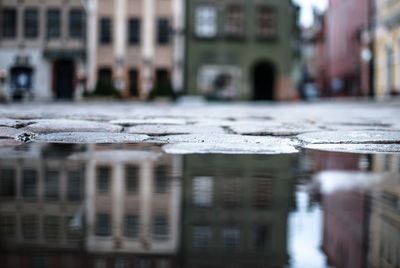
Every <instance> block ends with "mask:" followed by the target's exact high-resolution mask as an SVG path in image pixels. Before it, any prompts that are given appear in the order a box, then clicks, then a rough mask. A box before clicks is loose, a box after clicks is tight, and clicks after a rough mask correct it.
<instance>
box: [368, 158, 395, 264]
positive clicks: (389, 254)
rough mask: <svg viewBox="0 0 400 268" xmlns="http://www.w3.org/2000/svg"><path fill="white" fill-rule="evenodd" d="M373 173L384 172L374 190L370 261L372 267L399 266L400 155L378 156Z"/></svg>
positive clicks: (372, 195)
mask: <svg viewBox="0 0 400 268" xmlns="http://www.w3.org/2000/svg"><path fill="white" fill-rule="evenodd" d="M373 162H374V165H373V168H372V170H373V171H374V172H385V173H381V174H382V182H381V183H380V184H379V185H378V186H376V187H374V188H373V189H372V190H371V193H370V195H371V197H372V198H371V200H372V201H371V216H370V225H369V226H370V232H369V234H370V237H369V241H370V244H369V250H368V262H369V265H370V267H382V268H395V267H399V266H400V255H399V252H400V201H399V200H400V176H399V174H400V172H399V162H400V158H399V157H398V156H396V155H375V156H374V157H373Z"/></svg>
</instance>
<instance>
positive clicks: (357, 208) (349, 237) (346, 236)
mask: <svg viewBox="0 0 400 268" xmlns="http://www.w3.org/2000/svg"><path fill="white" fill-rule="evenodd" d="M367 202H368V198H367V197H366V195H365V194H364V193H362V192H360V191H357V190H353V191H340V192H335V193H332V194H323V197H322V208H323V210H324V227H323V228H324V229H323V230H324V231H323V242H322V249H323V251H324V252H325V254H326V255H327V257H328V262H329V263H331V264H333V265H334V266H335V267H340V268H345V267H348V268H350V267H351V268H353V267H360V268H361V267H366V266H365V257H366V255H365V254H366V252H365V248H364V246H365V245H366V244H367V236H366V232H367V229H366V228H367V225H366V222H367V221H368V214H367V211H366V208H367Z"/></svg>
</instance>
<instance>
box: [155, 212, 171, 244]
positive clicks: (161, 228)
mask: <svg viewBox="0 0 400 268" xmlns="http://www.w3.org/2000/svg"><path fill="white" fill-rule="evenodd" d="M167 235H168V219H167V217H165V216H157V217H154V219H153V236H155V238H160V239H162V238H165V237H166V236H167Z"/></svg>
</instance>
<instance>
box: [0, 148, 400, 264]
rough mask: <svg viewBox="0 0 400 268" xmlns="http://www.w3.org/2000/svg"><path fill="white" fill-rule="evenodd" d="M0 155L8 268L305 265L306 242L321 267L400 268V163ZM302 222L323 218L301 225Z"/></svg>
mask: <svg viewBox="0 0 400 268" xmlns="http://www.w3.org/2000/svg"><path fill="white" fill-rule="evenodd" d="M1 151H2V152H1V154H0V196H1V200H0V250H1V254H0V263H1V264H2V267H3V266H4V267H233V266H235V267H291V266H292V267H304V262H303V259H302V257H301V256H302V255H303V256H304V254H305V253H304V252H305V250H306V248H305V247H303V248H301V247H300V249H299V248H298V247H296V245H295V244H296V243H298V241H299V239H300V240H301V239H303V240H301V241H300V242H301V243H303V244H309V247H308V248H307V250H308V249H310V250H313V251H314V253H315V255H313V256H317V257H318V258H320V261H321V263H322V264H321V267H324V266H326V265H328V264H332V265H335V266H337V267H366V266H368V265H369V266H371V267H382V265H383V264H385V265H386V266H387V267H398V265H399V264H400V260H399V254H398V252H400V242H399V241H400V224H399V222H400V212H399V211H400V210H399V205H400V201H399V196H400V189H399V187H400V177H399V175H398V171H399V170H398V167H399V166H400V165H399V164H398V163H400V158H399V157H397V156H392V155H387V156H385V155H373V156H370V155H355V154H345V155H344V154H338V153H323V152H312V151H311V152H307V153H303V154H300V155H279V156H252V155H229V156H228V155H186V156H180V155H167V154H164V153H163V152H162V150H161V148H160V147H158V146H153V145H148V144H147V145H143V144H142V145H140V144H138V145H128V144H126V145H54V144H50V145H48V144H29V145H25V146H24V149H23V150H21V148H3V149H1ZM335 170H336V171H335ZM337 170H340V172H338V171H337ZM332 181H333V182H335V183H334V184H332ZM332 187H333V188H332ZM300 188H301V189H302V190H301V191H302V193H304V194H306V195H307V196H308V199H307V201H306V203H305V204H306V206H308V209H306V210H304V213H305V214H302V213H303V212H301V211H302V206H303V205H296V202H297V200H298V199H296V198H295V197H296V194H298V193H299V192H301V191H300V190H299V189H300ZM332 189H333V190H332ZM307 202H308V203H307ZM315 207H317V208H318V210H319V211H321V210H322V211H323V214H318V215H317V214H315V211H316V210H315V209H313V208H315ZM302 215H303V216H305V217H308V218H309V220H312V219H315V216H316V217H317V218H318V217H320V218H321V217H322V216H321V215H323V218H321V221H317V224H319V225H313V224H315V222H314V223H313V222H310V221H308V222H307V221H304V223H305V222H307V224H305V225H303V226H299V225H298V222H296V221H293V219H295V218H296V217H302ZM293 223H296V224H297V225H296V224H295V225H293ZM315 226H317V228H316V227H315ZM299 227H301V228H299ZM305 231H307V232H308V235H309V236H308V237H302V236H301V235H302V232H305ZM310 236H312V237H310ZM313 241H315V245H310V244H312V243H314V242H313ZM320 248H322V250H323V251H321V250H320ZM302 250H303V251H302ZM324 254H325V257H324ZM325 258H326V259H325ZM313 261H314V262H315V263H319V262H318V261H315V260H313ZM302 264H303V266H302ZM396 265H397V266H396Z"/></svg>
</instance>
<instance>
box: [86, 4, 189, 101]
mask: <svg viewBox="0 0 400 268" xmlns="http://www.w3.org/2000/svg"><path fill="white" fill-rule="evenodd" d="M88 14H90V15H89V25H90V29H91V33H90V34H89V35H88V36H89V38H88V88H89V90H94V89H95V88H96V87H114V88H115V89H117V90H119V91H121V92H122V95H123V96H125V97H130V96H133V97H141V98H146V97H147V96H148V95H149V94H150V92H151V91H153V90H154V91H155V92H153V93H154V94H157V95H163V93H165V92H168V91H171V90H173V91H175V92H178V91H181V90H182V87H183V73H182V72H183V55H184V43H183V41H184V40H183V29H184V21H183V15H184V14H183V3H182V1H180V0H163V1H157V0H89V3H88Z"/></svg>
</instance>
